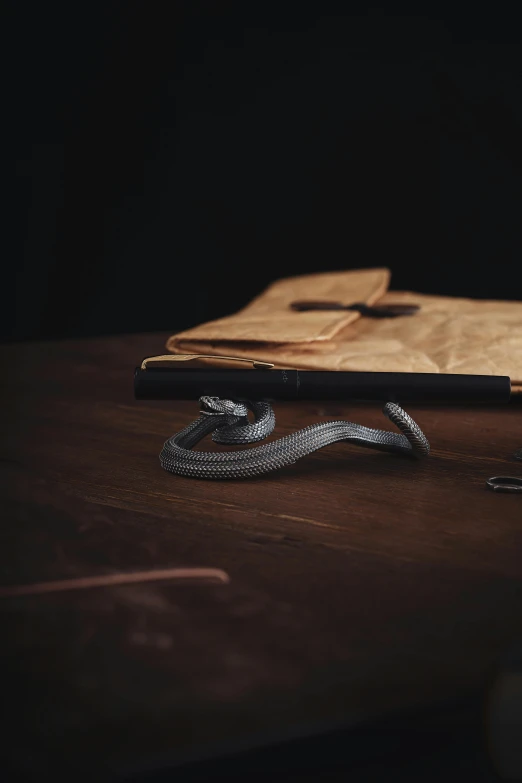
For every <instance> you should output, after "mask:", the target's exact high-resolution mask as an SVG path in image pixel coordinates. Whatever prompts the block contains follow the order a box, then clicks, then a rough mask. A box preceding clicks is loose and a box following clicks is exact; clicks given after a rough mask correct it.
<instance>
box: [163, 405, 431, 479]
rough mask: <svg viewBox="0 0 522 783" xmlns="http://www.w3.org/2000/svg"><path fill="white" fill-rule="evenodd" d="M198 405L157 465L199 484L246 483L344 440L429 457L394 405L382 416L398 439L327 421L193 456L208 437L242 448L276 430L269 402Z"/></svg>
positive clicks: (417, 429)
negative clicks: (229, 449)
mask: <svg viewBox="0 0 522 783" xmlns="http://www.w3.org/2000/svg"><path fill="white" fill-rule="evenodd" d="M199 402H200V413H201V415H200V416H199V418H198V419H196V420H195V421H193V422H192V423H191V424H189V425H188V427H185V429H183V430H181V432H179V433H178V434H177V435H173V436H172V437H171V438H169V439H168V440H167V441H166V442H165V444H164V446H163V450H162V452H161V454H160V462H161V465H162V467H163V468H165V470H168V471H170V472H171V473H177V474H179V475H181V476H190V477H193V478H202V479H236V478H250V477H251V476H259V475H261V474H263V473H269V472H270V471H272V470H277V469H278V468H282V467H284V466H285V465H292V464H293V463H294V462H297V460H298V459H301V457H305V456H306V455H307V454H311V453H312V452H314V451H317V450H318V449H322V448H324V446H329V445H330V444H332V443H336V442H338V441H343V440H346V441H350V442H351V443H355V444H356V445H358V446H367V447H368V448H371V449H378V450H380V451H391V452H397V453H400V454H409V455H412V456H415V457H422V456H427V455H428V454H429V451H430V444H429V443H428V440H427V438H426V436H425V435H424V433H423V432H422V430H421V429H420V427H419V426H418V425H417V424H416V423H415V422H414V421H413V419H412V418H411V416H408V414H407V413H406V411H404V410H403V409H402V408H401V407H400V406H399V405H397V404H396V403H394V402H387V403H386V405H385V406H384V408H383V413H384V415H385V416H387V417H388V418H389V419H390V421H392V422H393V423H394V424H395V426H396V427H397V428H398V429H399V430H400V433H396V432H388V431H385V430H376V429H370V428H368V427H363V426H362V425H360V424H353V423H352V422H349V421H328V422H323V423H320V424H312V425H310V426H309V427H305V428H304V429H302V430H298V431H297V432H294V433H292V434H291V435H286V436H285V437H283V438H279V439H278V440H275V441H272V442H270V443H265V444H264V445H263V446H257V447H255V448H252V449H242V450H238V451H234V452H206V451H192V448H193V447H194V446H195V445H196V444H197V443H199V441H200V440H202V438H204V437H205V436H206V435H209V434H210V433H213V435H212V440H213V441H215V442H216V443H223V444H229V445H230V444H235V445H244V444H247V443H255V442H256V441H260V440H263V439H264V438H266V437H267V436H268V435H270V434H271V433H272V431H273V429H274V427H275V415H274V411H273V409H272V406H271V405H270V404H269V403H267V402H247V401H245V402H237V401H234V400H225V399H221V398H219V397H200V400H199ZM249 410H250V411H252V413H253V414H254V421H253V422H250V421H249V419H248V412H249Z"/></svg>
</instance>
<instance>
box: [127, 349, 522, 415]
mask: <svg viewBox="0 0 522 783" xmlns="http://www.w3.org/2000/svg"><path fill="white" fill-rule="evenodd" d="M196 359H213V360H216V359H223V360H226V361H227V362H231V361H237V362H246V363H248V364H250V365H251V368H250V369H240V370H239V369H238V370H236V369H233V370H232V369H219V368H213V367H211V368H206V367H205V368H201V369H199V368H198V369H194V368H187V369H185V368H179V363H180V362H187V361H191V360H196ZM162 363H170V364H171V366H170V367H165V366H163V367H158V366H155V367H151V366H150V365H151V364H162ZM173 365H175V366H173ZM134 394H135V397H136V399H139V400H197V399H199V398H200V397H202V396H210V397H221V398H232V399H236V400H259V401H262V400H266V401H267V402H270V401H275V400H295V401H297V400H339V401H341V400H352V401H355V400H359V401H373V400H374V401H380V402H388V401H391V402H398V403H400V404H402V403H409V402H423V403H424V402H425V403H443V404H451V403H468V404H477V403H490V404H504V403H507V402H509V400H510V398H511V381H510V379H509V377H508V376H505V375H449V374H443V373H440V374H439V373H410V372H344V371H330V370H292V369H286V370H285V369H276V368H275V367H274V365H273V364H271V363H270V362H262V361H257V360H253V359H243V358H238V357H231V356H209V355H203V354H169V355H168V356H153V357H150V358H148V359H144V360H143V361H142V363H141V366H140V367H137V368H136V370H135V373H134Z"/></svg>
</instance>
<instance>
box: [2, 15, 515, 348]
mask: <svg viewBox="0 0 522 783" xmlns="http://www.w3.org/2000/svg"><path fill="white" fill-rule="evenodd" d="M314 5H315V8H314V7H312V9H311V10H306V8H305V4H301V3H287V4H284V3H280V4H278V5H273V6H266V5H264V4H259V3H248V2H242V3H231V2H221V3H218V2H214V3H212V2H201V1H200V0H192V1H191V2H183V3H182V2H175V3H174V2H173V3H146V2H131V1H130V0H127V1H126V2H119V3H116V2H104V3H103V4H87V3H84V4H82V3H79V4H78V3H70V4H67V5H65V4H63V5H53V4H47V3H41V4H36V3H35V4H30V5H29V4H24V3H17V4H13V5H12V7H11V15H12V21H13V23H14V24H13V32H12V35H10V36H9V37H10V40H11V46H12V52H11V57H10V70H9V78H8V82H9V86H10V87H11V88H12V91H13V97H14V111H13V114H12V115H9V116H12V117H14V119H15V122H14V124H13V125H14V126H15V134H14V140H13V142H12V152H13V154H12V155H11V154H10V155H9V157H10V158H12V159H13V160H14V162H15V166H16V175H17V176H16V187H15V192H14V196H15V198H14V199H13V203H15V204H16V210H15V216H14V219H13V220H12V221H11V220H9V221H8V222H9V225H8V229H11V230H12V233H13V237H14V243H13V250H12V251H11V250H8V252H7V265H6V267H7V271H8V278H7V281H8V287H6V291H7V295H6V296H4V307H3V308H2V315H3V319H2V320H3V325H2V338H3V339H34V338H38V339H42V338H47V337H66V336H86V335H94V334H109V333H122V332H132V331H146V330H147V331H148V330H172V331H175V330H179V329H182V328H185V327H188V326H191V325H194V324H196V323H198V322H201V321H203V320H206V319H209V318H214V317H218V316H221V315H225V314H227V313H229V312H232V311H234V310H236V309H238V308H239V307H241V306H242V305H244V304H246V303H247V302H248V300H249V299H250V298H251V297H252V296H254V295H255V294H257V293H258V292H259V291H260V290H261V289H262V288H263V287H264V286H265V285H266V284H267V283H268V282H269V281H271V280H272V279H274V278H276V277H281V276H286V275H293V274H299V273H304V272H314V271H319V270H325V271H326V270H333V269H345V268H357V267H368V266H376V265H387V266H389V267H390V268H391V269H392V270H393V273H394V275H393V286H394V287H396V288H406V289H413V290H419V291H424V292H436V293H443V294H454V295H471V296H478V297H496V298H515V299H518V298H522V286H521V267H522V262H521V258H522V235H521V228H520V227H521V217H522V143H521V139H522V105H521V87H522V84H521V81H522V75H521V74H522V69H521V46H520V44H521V42H520V25H519V24H518V20H517V18H516V17H515V16H514V12H513V16H512V17H510V16H509V15H508V16H506V7H505V6H504V8H503V9H502V14H500V13H498V12H496V11H494V10H493V11H492V8H491V7H490V8H489V10H487V9H485V10H484V11H480V10H477V9H474V10H473V13H470V11H469V8H470V7H471V6H468V4H453V6H448V8H447V9H446V8H445V7H444V6H441V5H440V4H430V3H423V4H421V6H422V10H419V9H421V6H419V4H418V3H411V4H397V3H396V4H394V5H393V10H389V9H390V8H391V6H390V7H388V6H387V5H384V6H383V7H371V6H365V5H363V4H338V5H336V6H335V7H331V6H330V7H328V4H324V3H316V4H314ZM506 5H507V4H506ZM455 6H457V7H458V6H460V10H458V8H457V10H455ZM462 6H464V7H466V6H467V7H468V8H467V10H464V9H463V8H462ZM513 8H515V6H513ZM492 13H496V14H497V15H495V16H492ZM13 287H14V289H15V295H14V296H12V295H11V292H12V289H13Z"/></svg>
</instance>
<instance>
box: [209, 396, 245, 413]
mask: <svg viewBox="0 0 522 783" xmlns="http://www.w3.org/2000/svg"><path fill="white" fill-rule="evenodd" d="M199 406H200V410H201V413H205V414H206V415H207V416H247V415H248V408H247V406H246V405H244V404H243V403H242V402H237V401H235V400H222V399H221V397H200V398H199Z"/></svg>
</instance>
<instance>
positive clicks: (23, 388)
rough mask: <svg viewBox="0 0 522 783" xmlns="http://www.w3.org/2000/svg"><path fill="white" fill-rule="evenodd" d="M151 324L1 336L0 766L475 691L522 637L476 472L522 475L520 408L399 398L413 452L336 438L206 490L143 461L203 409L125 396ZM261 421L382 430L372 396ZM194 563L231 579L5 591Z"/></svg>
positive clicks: (26, 765) (80, 768) (146, 349)
mask: <svg viewBox="0 0 522 783" xmlns="http://www.w3.org/2000/svg"><path fill="white" fill-rule="evenodd" d="M165 339H166V335H155V334H149V335H139V336H127V337H121V338H120V337H118V338H110V339H97V340H89V341H66V342H56V343H45V344H44V343H42V344H32V345H11V346H7V347H5V348H3V349H2V366H3V368H4V379H5V381H6V386H4V389H3V393H2V394H3V397H4V406H3V411H4V417H5V418H4V425H6V429H7V433H6V434H5V435H4V437H3V439H2V446H1V461H2V476H3V479H4V481H3V502H2V507H3V508H2V510H3V514H2V517H3V523H2V528H1V529H2V545H1V557H2V584H3V585H4V591H3V594H2V597H1V598H0V606H1V607H2V616H3V627H4V645H3V650H2V654H3V659H4V660H3V667H2V672H3V676H4V678H5V682H4V691H3V692H4V694H5V697H4V699H3V701H4V704H3V706H4V709H6V710H7V713H8V717H9V720H8V723H7V724H6V725H7V729H4V737H3V739H4V741H5V742H6V748H7V749H8V751H7V760H8V764H9V768H10V769H13V770H18V771H20V770H21V771H22V772H23V774H24V775H25V776H26V777H27V778H28V779H31V776H34V777H35V778H39V774H41V772H42V770H45V769H47V768H48V766H49V765H50V767H51V768H52V769H53V770H56V769H62V768H63V769H66V770H68V771H69V773H70V775H71V777H70V779H75V780H83V779H84V778H85V779H93V780H97V781H101V780H104V779H106V778H107V779H110V778H111V776H113V775H115V774H116V773H117V772H118V773H119V772H121V771H125V770H126V769H129V770H132V769H139V768H141V767H143V768H144V769H145V768H147V767H149V766H152V767H153V766H154V765H157V764H161V763H163V761H168V762H170V760H179V759H187V758H190V757H192V756H194V757H196V756H198V755H201V754H205V753H207V752H209V753H211V752H214V751H216V750H222V749H223V748H229V749H235V748H239V747H249V746H251V745H255V744H256V743H263V742H269V741H272V740H275V739H278V738H284V737H289V736H298V735H299V734H300V733H302V734H306V733H308V732H313V731H315V730H317V729H321V728H324V727H328V726H333V725H336V723H337V722H343V723H344V724H347V725H350V724H353V725H354V726H356V725H359V724H361V722H363V721H367V720H371V719H376V718H383V717H385V716H393V715H395V714H402V713H404V712H405V711H407V710H410V709H414V708H417V707H425V706H426V705H436V704H438V703H442V702H445V701H451V700H453V699H460V698H465V697H466V696H467V695H469V694H476V693H479V692H480V691H481V690H482V689H483V688H484V687H485V686H486V684H487V680H488V676H489V674H490V672H491V667H492V666H493V665H494V664H495V661H496V660H497V659H498V656H499V655H501V654H502V653H503V652H504V651H505V650H506V649H508V648H509V647H510V645H511V644H512V643H515V642H517V641H519V640H520V637H521V636H522V624H521V614H522V613H521V606H522V581H521V554H522V498H521V497H520V495H508V494H505V495H500V494H496V493H493V492H490V491H487V490H486V488H485V480H486V479H487V478H488V477H489V476H492V475H498V474H517V472H518V474H522V464H520V463H517V462H515V461H514V460H513V453H514V452H515V450H516V449H517V448H520V446H522V407H520V406H514V405H511V406H506V407H504V408H502V409H492V408H489V409H488V408H475V409H466V408H459V409H457V408H455V409H443V408H431V409H430V408H427V407H418V406H417V407H413V406H412V407H411V408H409V410H410V411H411V412H412V414H413V415H414V417H415V418H416V420H417V421H418V423H419V424H420V425H421V427H422V428H423V429H424V431H425V432H426V434H427V435H428V437H429V439H430V441H431V444H432V455H431V456H430V457H429V459H428V460H426V461H424V462H415V461H410V460H408V459H404V458H401V457H397V456H392V455H387V454H382V453H378V452H372V451H370V450H364V449H360V448H357V447H354V446H350V445H348V444H338V445H334V446H331V447H329V448H326V449H324V450H323V451H320V452H318V453H316V454H313V455H311V456H309V457H307V458H305V459H303V460H301V461H300V462H298V463H297V464H296V465H294V466H292V467H289V468H286V469H283V470H281V471H280V472H279V473H276V474H273V475H269V476H267V477H260V478H258V479H252V480H246V481H245V480H243V481H237V482H222V483H220V482H200V481H197V480H191V479H185V478H179V477H176V476H172V475H170V474H167V473H165V472H164V471H162V470H161V468H160V465H159V462H158V454H159V451H160V449H161V446H162V444H163V442H164V440H165V439H166V438H167V437H168V436H169V435H171V434H173V433H174V432H176V431H177V430H178V429H180V428H181V427H182V426H184V425H185V424H187V423H188V422H189V421H191V420H192V418H194V416H195V415H196V413H197V404H196V403H193V402H192V403H191V402H186V403H185V402H182V403H155V402H136V401H135V400H134V399H133V383H132V376H133V370H134V366H135V365H136V364H137V363H138V361H139V360H140V359H141V358H142V357H144V356H147V355H153V354H155V353H161V352H162V350H163V346H164V343H165ZM5 398H7V399H5ZM276 414H277V417H278V424H277V428H276V432H275V433H274V435H275V436H276V437H278V436H281V435H283V434H286V433H289V432H292V431H294V430H295V429H296V428H300V427H304V426H306V425H308V424H311V423H313V422H317V421H319V420H324V417H335V418H348V419H351V420H355V421H358V422H360V423H363V424H366V425H368V426H372V427H385V426H387V424H386V421H385V420H384V419H383V417H382V413H381V411H380V409H379V407H378V406H373V405H372V406H370V405H368V406H363V405H358V406H354V405H349V406H348V405H346V406H345V405H342V404H339V405H337V404H336V405H333V404H328V405H325V404H320V403H313V402H307V403H300V404H299V405H293V404H278V405H277V408H276ZM202 445H203V447H205V448H206V447H208V444H207V443H204V444H202ZM210 447H212V446H210ZM216 448H218V447H216ZM193 567H198V568H199V567H205V568H213V569H219V570H220V571H222V572H224V574H225V575H226V576H223V577H222V579H221V581H219V580H218V581H214V582H213V581H209V580H206V579H196V578H194V579H185V578H182V574H181V577H180V574H179V573H177V576H176V572H174V576H173V578H171V579H166V580H165V581H159V582H146V581H144V582H138V583H135V584H127V585H125V584H116V585H112V586H98V587H89V583H88V582H87V583H81V584H80V586H81V587H82V588H83V589H76V590H72V589H69V590H66V591H56V590H53V592H49V593H44V592H42V588H41V587H40V588H39V587H38V586H36V587H34V588H29V592H28V594H26V595H19V596H13V595H11V596H10V595H7V594H6V590H5V587H9V586H16V585H33V586H34V585H38V584H39V583H42V582H47V581H49V580H71V579H72V580H76V579H82V578H84V577H85V578H87V577H106V576H107V575H112V574H122V573H123V574H129V573H134V572H144V571H145V572H146V571H150V570H155V569H177V568H193ZM38 591H40V592H38ZM39 779H41V778H39Z"/></svg>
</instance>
